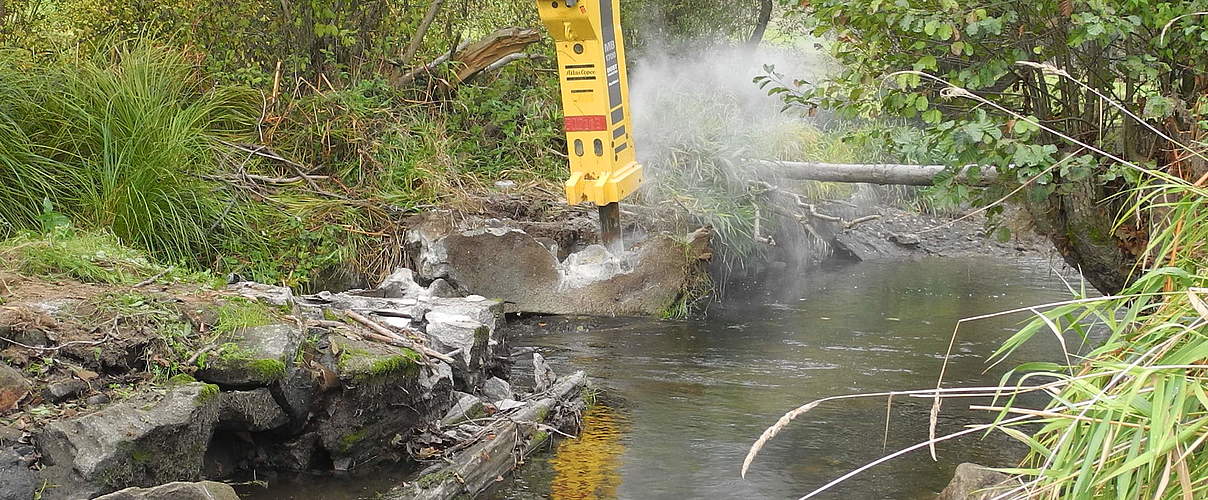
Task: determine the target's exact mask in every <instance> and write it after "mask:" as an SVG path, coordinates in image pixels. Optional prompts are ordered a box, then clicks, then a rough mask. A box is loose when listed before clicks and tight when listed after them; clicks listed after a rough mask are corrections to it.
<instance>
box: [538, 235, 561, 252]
mask: <svg viewBox="0 0 1208 500" xmlns="http://www.w3.org/2000/svg"><path fill="white" fill-rule="evenodd" d="M533 239H535V240H537V243H540V244H541V246H543V247H545V249H546V250H549V253H551V254H553V255H554V257H557V256H558V254H559V253H560V252H561V250H562V248H561V247H560V246H559V245H558V242H557V241H554V239H553V238H549V237H546V236H539V237H536V238H533Z"/></svg>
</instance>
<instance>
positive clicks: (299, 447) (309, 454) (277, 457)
mask: <svg viewBox="0 0 1208 500" xmlns="http://www.w3.org/2000/svg"><path fill="white" fill-rule="evenodd" d="M265 456H266V458H267V461H266V464H267V465H268V466H269V467H272V468H273V469H276V470H281V471H291V472H305V471H308V470H312V469H317V468H319V467H322V466H324V465H328V466H330V464H324V461H325V458H326V452H324V451H323V449H322V447H321V445H320V443H319V435H318V434H316V433H313V432H308V433H306V434H302V435H300V436H297V437H294V438H292V439H290V440H288V441H285V442H280V443H276V442H274V443H271V444H269V445H268V446H267V447H266V448H265Z"/></svg>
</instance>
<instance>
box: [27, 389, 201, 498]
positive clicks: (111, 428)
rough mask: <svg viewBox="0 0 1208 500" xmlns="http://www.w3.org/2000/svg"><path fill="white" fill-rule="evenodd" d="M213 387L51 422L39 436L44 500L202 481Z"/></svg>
mask: <svg viewBox="0 0 1208 500" xmlns="http://www.w3.org/2000/svg"><path fill="white" fill-rule="evenodd" d="M219 399H220V398H219V390H218V387H217V386H214V385H209V384H202V383H197V382H191V383H183V384H178V385H174V386H172V387H170V388H168V389H160V390H153V391H149V392H145V393H142V394H139V395H136V396H134V397H131V398H130V399H127V400H125V401H122V402H120V403H116V404H112V405H110V406H108V407H106V408H105V409H103V410H101V411H98V412H96V413H93V414H90V415H85V416H82V417H76V418H72V419H66V420H58V421H55V422H51V423H50V424H48V425H47V426H46V427H45V428H43V430H42V432H41V433H40V434H39V435H38V439H37V442H38V443H39V445H40V447H41V448H42V456H43V462H44V463H45V464H46V465H47V467H46V468H45V469H44V471H43V472H44V477H45V478H46V479H47V480H48V481H49V482H50V483H52V484H56V485H58V486H59V487H58V488H52V489H48V490H47V491H46V492H45V494H44V498H48V499H49V498H78V497H86V498H91V496H93V495H99V494H103V493H108V492H111V491H115V490H118V489H121V488H127V487H131V486H142V487H148V486H154V485H158V484H163V483H166V482H169V481H196V480H199V479H201V477H200V476H201V472H202V462H203V458H204V456H205V452H206V447H207V445H208V444H209V441H210V438H211V436H212V434H213V430H214V423H215V422H216V421H217V419H218V410H219Z"/></svg>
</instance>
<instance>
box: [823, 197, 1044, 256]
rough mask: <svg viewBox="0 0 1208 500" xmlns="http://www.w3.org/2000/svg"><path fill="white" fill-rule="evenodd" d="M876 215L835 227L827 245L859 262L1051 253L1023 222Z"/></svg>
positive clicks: (896, 212) (881, 211) (881, 210)
mask: <svg viewBox="0 0 1208 500" xmlns="http://www.w3.org/2000/svg"><path fill="white" fill-rule="evenodd" d="M864 217H875V218H874V219H870V220H867V221H865V222H861V223H859V224H854V225H852V226H851V227H841V228H836V229H835V230H834V232H833V235H832V237H831V241H830V245H831V247H832V248H833V251H834V255H835V256H836V257H838V258H844V259H851V260H857V261H867V260H893V259H903V258H917V257H928V256H931V257H973V256H983V257H1002V258H1020V257H1049V256H1051V255H1054V254H1055V252H1056V250H1055V249H1054V248H1053V244H1052V243H1051V242H1049V241H1048V240H1047V239H1045V238H1044V237H1042V236H1039V235H1037V234H1035V233H1034V232H1033V231H1032V230H1031V228H1030V227H1029V226H1028V225H1027V224H1026V223H1025V222H1023V221H1021V220H1018V219H1014V220H1013V221H1012V222H1011V223H1009V224H1007V226H1008V227H1006V228H1004V229H1003V230H999V231H991V230H988V229H987V227H986V218H985V217H984V216H982V215H980V214H979V215H974V216H972V217H966V218H961V217H955V216H953V217H943V216H934V215H925V214H919V213H914V212H908V211H905V210H901V209H898V208H893V207H878V208H877V209H875V210H873V211H871V213H869V214H868V215H865V216H864Z"/></svg>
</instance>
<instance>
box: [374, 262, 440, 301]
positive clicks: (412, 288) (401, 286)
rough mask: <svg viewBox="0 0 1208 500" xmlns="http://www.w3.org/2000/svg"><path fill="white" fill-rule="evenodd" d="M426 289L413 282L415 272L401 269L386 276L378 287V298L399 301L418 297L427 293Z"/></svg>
mask: <svg viewBox="0 0 1208 500" xmlns="http://www.w3.org/2000/svg"><path fill="white" fill-rule="evenodd" d="M427 291H428V290H427V289H425V288H424V287H423V286H420V284H419V283H416V282H415V272H414V271H412V270H410V269H407V268H402V269H399V270H397V271H395V272H394V274H391V275H390V276H387V277H386V279H385V280H383V281H382V283H381V284H380V285H378V292H380V294H381V295H380V296H381V297H384V298H388V299H401V298H403V297H418V296H420V295H423V294H425V293H427Z"/></svg>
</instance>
